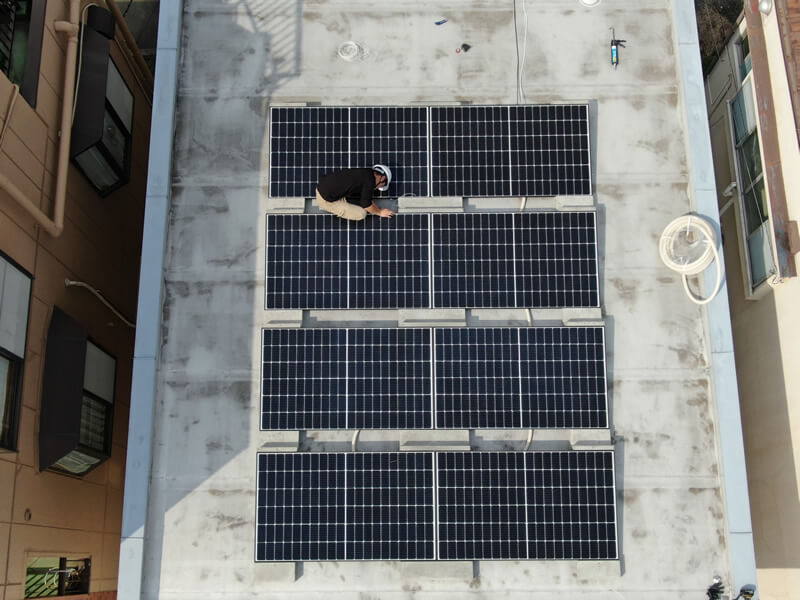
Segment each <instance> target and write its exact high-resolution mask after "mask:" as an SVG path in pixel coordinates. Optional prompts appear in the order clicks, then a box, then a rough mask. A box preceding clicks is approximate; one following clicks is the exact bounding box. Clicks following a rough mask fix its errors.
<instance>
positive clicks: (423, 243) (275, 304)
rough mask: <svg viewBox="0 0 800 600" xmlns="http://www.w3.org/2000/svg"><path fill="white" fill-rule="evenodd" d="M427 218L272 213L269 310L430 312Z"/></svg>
mask: <svg viewBox="0 0 800 600" xmlns="http://www.w3.org/2000/svg"><path fill="white" fill-rule="evenodd" d="M428 219H429V216H428V215H427V214H407V215H397V216H395V217H394V218H392V219H379V218H368V219H366V220H364V221H358V222H350V221H345V220H343V219H339V218H337V217H334V216H333V215H267V233H266V246H267V248H266V291H265V294H266V300H265V306H266V308H268V309H289V308H292V309H316V308H320V309H348V308H352V309H356V308H385V309H389V308H419V307H427V306H430V291H429V275H428V260H429V259H428V246H429V244H428V237H429V235H428Z"/></svg>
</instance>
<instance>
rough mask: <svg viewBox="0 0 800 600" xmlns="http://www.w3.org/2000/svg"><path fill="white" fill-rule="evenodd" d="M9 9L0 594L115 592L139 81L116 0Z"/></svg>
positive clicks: (1, 146) (144, 134) (143, 97)
mask: <svg viewBox="0 0 800 600" xmlns="http://www.w3.org/2000/svg"><path fill="white" fill-rule="evenodd" d="M6 4H8V3H3V7H2V8H0V12H2V11H6V12H4V13H3V14H0V28H3V33H4V34H5V33H7V32H8V31H10V32H11V33H12V34H13V37H12V39H13V40H14V42H13V44H10V45H8V46H5V45H2V44H0V67H2V73H1V74H0V127H2V129H1V131H2V133H0V416H2V419H3V420H2V432H1V433H0V600H18V599H20V598H23V597H38V596H44V595H48V596H50V595H55V594H67V593H82V594H84V595H83V596H80V595H79V596H75V597H91V598H102V599H106V598H113V597H116V589H117V573H118V560H119V544H120V532H121V520H122V502H123V484H124V479H125V454H126V447H127V436H128V432H127V422H128V413H129V402H130V381H131V369H132V356H133V345H134V335H135V330H134V328H133V327H132V326H131V325H130V324H126V323H125V321H129V322H130V323H131V324H132V323H133V322H134V321H135V316H136V315H135V313H136V300H137V292H138V272H139V260H140V254H141V239H142V237H141V236H142V233H141V232H142V223H143V217H144V204H145V183H146V175H147V155H148V145H149V136H150V114H151V103H152V99H151V97H152V77H151V76H150V74H149V73H148V72H145V71H144V69H143V68H142V65H143V64H144V63H143V61H142V60H141V56H140V55H139V56H137V55H136V54H137V52H138V51H137V50H136V49H135V46H131V44H130V42H131V40H132V38H131V37H129V32H128V33H126V32H125V31H124V28H121V27H120V25H121V23H120V22H119V21H115V18H114V14H113V13H114V9H116V7H115V6H114V5H113V2H112V3H110V4H111V6H108V8H110V9H111V11H107V10H105V7H102V12H96V11H95V10H94V9H89V7H88V6H86V5H88V4H89V3H88V2H83V3H82V2H80V1H77V0H71V1H70V0H50V1H49V2H46V1H44V0H28V1H22V2H16V3H11V4H12V5H14V4H15V6H14V8H13V11H11V12H8V10H7V9H6V8H5V5H6ZM100 4H104V3H102V2H101V3H100ZM116 12H117V15H118V16H120V17H121V15H119V12H118V10H116ZM78 23H88V25H87V26H85V27H83V28H81V27H79V26H78ZM109 33H110V38H109ZM3 39H5V38H3ZM106 48H107V52H106V50H105V49H106ZM98 65H100V66H99V68H98ZM73 81H78V82H79V84H78V93H77V102H76V103H75V104H76V105H75V107H74V108H73V101H72V98H73V90H74V88H75V86H74V85H72V82H73ZM87 115H88V116H87ZM87 119H88V120H87ZM70 121H72V122H73V126H72V127H70V126H69V123H70ZM70 133H71V134H72V135H71V136H70V135H69V134H70ZM92 135H94V136H95V138H97V139H92V138H91V136H92ZM65 138H66V140H65ZM81 144H82V145H81ZM68 281H69V282H72V283H71V284H68V283H67V282H68ZM89 288H92V289H89ZM93 290H97V291H99V292H100V294H101V295H102V298H101V297H100V296H98V295H96V294H95V293H94V291H93ZM104 300H105V302H104ZM106 302H107V304H108V305H110V306H112V307H113V308H114V310H115V311H116V313H115V312H113V311H112V310H111V309H110V308H109V307H108V306H107V305H106V304H105V303H106ZM117 313H118V314H117Z"/></svg>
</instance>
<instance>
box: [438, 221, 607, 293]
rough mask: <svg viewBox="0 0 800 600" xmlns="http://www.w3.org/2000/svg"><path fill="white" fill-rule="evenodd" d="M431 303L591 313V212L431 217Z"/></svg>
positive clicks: (594, 275) (593, 259) (593, 258)
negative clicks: (577, 309)
mask: <svg viewBox="0 0 800 600" xmlns="http://www.w3.org/2000/svg"><path fill="white" fill-rule="evenodd" d="M432 226H433V234H432V237H433V249H432V253H431V255H432V256H433V304H434V306H436V307H441V308H514V307H519V308H525V307H534V308H562V307H596V306H599V292H598V279H597V273H598V270H597V235H596V229H595V215H594V213H593V212H536V213H513V214H509V213H452V214H446V213H445V214H434V215H433V223H432Z"/></svg>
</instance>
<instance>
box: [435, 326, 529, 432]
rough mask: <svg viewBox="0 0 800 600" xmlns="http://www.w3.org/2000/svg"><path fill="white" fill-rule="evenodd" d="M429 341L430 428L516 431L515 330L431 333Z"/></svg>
mask: <svg viewBox="0 0 800 600" xmlns="http://www.w3.org/2000/svg"><path fill="white" fill-rule="evenodd" d="M434 336H435V344H434V348H435V350H434V352H435V368H436V427H438V428H445V429H446V428H451V429H452V428H456V429H480V428H486V429H491V428H506V427H507V428H512V427H520V423H521V421H522V414H521V412H520V405H521V403H522V399H521V398H520V386H519V336H518V333H517V330H516V329H510V328H502V329H501V328H496V329H495V328H467V329H460V328H459V329H436V330H435V331H434Z"/></svg>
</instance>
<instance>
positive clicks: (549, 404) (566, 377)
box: [437, 327, 608, 429]
mask: <svg viewBox="0 0 800 600" xmlns="http://www.w3.org/2000/svg"><path fill="white" fill-rule="evenodd" d="M517 331H518V332H519V368H520V375H521V380H520V393H521V395H522V402H521V409H522V427H533V428H536V429H544V428H566V429H582V428H605V427H608V402H607V393H606V365H605V334H604V330H603V328H602V327H523V328H520V329H518V330H517ZM437 397H438V396H437Z"/></svg>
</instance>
